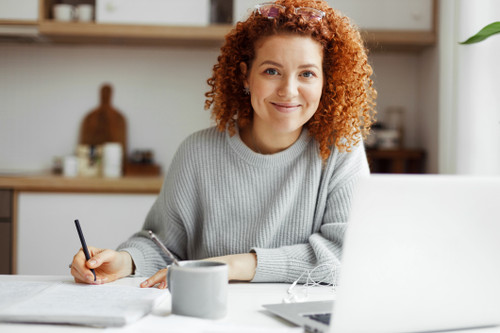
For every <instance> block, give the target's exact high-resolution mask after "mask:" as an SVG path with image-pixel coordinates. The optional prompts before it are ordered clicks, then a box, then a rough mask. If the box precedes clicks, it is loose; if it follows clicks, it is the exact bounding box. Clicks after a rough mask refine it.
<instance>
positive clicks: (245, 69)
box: [240, 61, 248, 88]
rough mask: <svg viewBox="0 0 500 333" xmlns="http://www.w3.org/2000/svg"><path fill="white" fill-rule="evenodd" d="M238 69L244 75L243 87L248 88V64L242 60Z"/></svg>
mask: <svg viewBox="0 0 500 333" xmlns="http://www.w3.org/2000/svg"><path fill="white" fill-rule="evenodd" d="M240 71H241V74H243V76H244V77H245V79H244V80H243V87H245V88H248V79H247V78H248V66H247V64H246V63H245V62H244V61H242V62H240Z"/></svg>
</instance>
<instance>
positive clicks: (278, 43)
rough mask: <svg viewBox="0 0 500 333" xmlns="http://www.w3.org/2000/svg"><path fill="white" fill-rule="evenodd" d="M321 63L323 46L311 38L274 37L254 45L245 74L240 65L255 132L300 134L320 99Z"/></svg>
mask: <svg viewBox="0 0 500 333" xmlns="http://www.w3.org/2000/svg"><path fill="white" fill-rule="evenodd" d="M322 64H323V50H322V47H321V45H320V44H319V43H318V42H316V41H315V40H313V39H312V38H310V37H303V36H296V35H274V36H270V37H266V38H265V39H263V40H262V41H259V42H257V44H256V50H255V59H254V61H253V63H252V66H251V68H250V69H249V70H248V73H246V71H247V68H246V66H245V64H242V70H243V72H244V73H246V74H247V80H246V81H245V87H248V88H249V89H250V96H251V103H252V107H253V110H254V124H253V126H254V130H258V129H260V130H259V132H261V133H263V132H267V133H270V132H269V131H272V133H273V134H296V133H300V130H301V129H302V126H303V125H304V124H305V123H306V122H307V121H308V120H309V119H310V118H311V117H312V116H313V115H314V113H315V112H316V110H317V108H318V104H319V101H320V99H321V93H322V89H323V66H322ZM256 127H258V128H256Z"/></svg>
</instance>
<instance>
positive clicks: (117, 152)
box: [102, 142, 123, 178]
mask: <svg viewBox="0 0 500 333" xmlns="http://www.w3.org/2000/svg"><path fill="white" fill-rule="evenodd" d="M102 154H103V160H102V173H103V175H104V177H107V178H119V177H121V176H122V158H123V149H122V145H121V144H120V143H117V142H108V143H105V144H104V146H103V148H102Z"/></svg>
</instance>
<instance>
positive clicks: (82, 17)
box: [75, 4, 94, 22]
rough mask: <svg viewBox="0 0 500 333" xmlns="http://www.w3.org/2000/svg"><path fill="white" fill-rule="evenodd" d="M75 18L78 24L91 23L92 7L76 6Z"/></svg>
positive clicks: (85, 5)
mask: <svg viewBox="0 0 500 333" xmlns="http://www.w3.org/2000/svg"><path fill="white" fill-rule="evenodd" d="M75 17H76V19H77V20H78V21H80V22H91V21H92V20H93V19H94V6H92V5H89V4H80V5H78V6H76V10H75Z"/></svg>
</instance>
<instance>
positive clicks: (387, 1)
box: [233, 0, 434, 31]
mask: <svg viewBox="0 0 500 333" xmlns="http://www.w3.org/2000/svg"><path fill="white" fill-rule="evenodd" d="M262 2H263V1H262V0H261V1H259V0H238V1H235V2H234V8H233V10H234V11H233V17H234V21H235V22H236V21H240V20H243V19H245V18H246V17H247V16H248V14H249V13H250V12H251V9H250V8H253V7H254V6H255V5H256V4H259V3H262ZM328 3H329V4H330V6H331V7H333V8H335V9H338V10H340V11H341V12H342V13H343V14H345V15H346V16H348V17H349V18H351V19H352V20H353V22H354V23H355V24H357V25H358V26H359V27H360V28H362V29H365V30H412V31H432V29H433V9H434V8H433V6H434V0H328Z"/></svg>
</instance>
